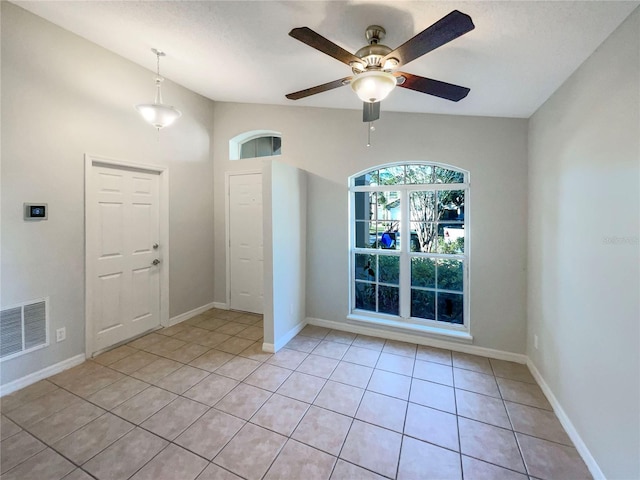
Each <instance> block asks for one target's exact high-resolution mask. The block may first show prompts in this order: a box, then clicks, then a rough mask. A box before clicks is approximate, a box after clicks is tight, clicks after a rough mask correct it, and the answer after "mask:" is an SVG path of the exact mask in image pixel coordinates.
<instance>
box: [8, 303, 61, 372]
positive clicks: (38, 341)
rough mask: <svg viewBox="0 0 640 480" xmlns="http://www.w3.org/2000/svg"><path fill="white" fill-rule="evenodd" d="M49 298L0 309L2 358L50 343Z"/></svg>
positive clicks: (14, 355) (15, 355) (11, 356)
mask: <svg viewBox="0 0 640 480" xmlns="http://www.w3.org/2000/svg"><path fill="white" fill-rule="evenodd" d="M47 310H48V309H47V299H44V300H39V301H34V302H27V303H24V304H22V305H17V306H13V307H10V308H6V309H4V310H1V311H0V360H6V359H9V358H13V357H17V356H18V355H22V354H24V353H28V352H30V351H32V350H36V349H38V348H41V347H46V346H47V345H49V335H48V331H49V329H48V328H47V327H48V323H49V322H48V318H47Z"/></svg>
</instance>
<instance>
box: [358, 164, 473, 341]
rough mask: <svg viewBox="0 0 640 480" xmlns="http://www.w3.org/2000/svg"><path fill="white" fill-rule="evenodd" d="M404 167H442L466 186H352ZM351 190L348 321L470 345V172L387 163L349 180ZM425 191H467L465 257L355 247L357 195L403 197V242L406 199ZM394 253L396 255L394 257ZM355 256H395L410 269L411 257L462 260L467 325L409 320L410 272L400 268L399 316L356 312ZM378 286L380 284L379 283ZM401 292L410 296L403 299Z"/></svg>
mask: <svg viewBox="0 0 640 480" xmlns="http://www.w3.org/2000/svg"><path fill="white" fill-rule="evenodd" d="M403 165H429V166H433V167H442V168H447V169H449V170H454V171H457V172H460V173H463V174H464V179H465V182H464V183H446V184H440V183H434V184H398V185H375V186H369V185H361V186H355V185H353V183H354V180H355V179H356V178H358V177H359V176H361V175H364V174H366V173H368V172H372V171H375V170H380V169H384V168H388V167H394V166H403ZM348 187H349V283H350V288H349V312H348V314H347V320H349V321H351V322H355V323H361V324H376V325H379V326H381V327H385V328H390V329H395V330H400V331H402V330H404V331H411V332H415V333H423V334H427V335H429V336H441V337H446V338H455V339H457V340H460V341H464V342H471V341H472V340H473V336H472V335H471V316H470V291H469V290H470V287H469V278H470V277H469V264H470V248H468V247H469V245H470V244H471V242H470V236H471V228H470V225H471V216H470V209H469V208H468V206H469V199H470V190H471V189H470V181H469V172H468V171H466V170H464V169H461V168H459V167H455V166H453V165H447V164H444V163H437V162H425V161H405V162H394V163H387V164H384V165H377V166H375V167H372V168H368V169H366V170H362V171H360V172H358V173H355V174H354V175H352V176H350V177H349V179H348ZM425 190H434V191H437V190H464V191H465V212H464V226H465V249H464V253H463V254H457V255H451V254H437V253H428V254H427V253H421V252H409V249H408V248H404V244H403V250H400V251H398V250H384V249H366V248H358V247H356V246H355V229H354V224H355V201H354V198H355V192H380V191H397V192H399V193H400V206H401V217H400V218H401V219H403V220H402V221H401V222H400V236H401V238H410V230H411V226H410V222H408V221H406V219H408V218H409V202H407V201H406V200H405V199H406V198H407V197H408V194H409V192H411V191H425ZM392 252H393V253H392ZM356 253H365V254H366V253H368V254H374V255H380V254H382V255H394V256H399V257H400V264H401V265H403V264H404V265H409V264H410V259H409V258H410V257H416V256H417V257H429V258H459V259H462V260H463V269H464V270H463V278H464V280H463V291H462V294H463V302H464V304H463V319H464V323H463V324H462V325H459V324H449V323H446V322H439V321H437V320H426V319H418V318H414V317H411V316H410V312H411V295H410V292H411V269H410V268H401V270H400V272H401V273H400V282H399V285H398V286H399V290H400V315H399V316H395V315H387V314H382V313H378V312H372V311H369V310H360V309H356V308H355V298H356V294H355V254H356ZM376 283H378V282H376ZM402 292H408V294H407V293H405V294H404V295H403V294H402Z"/></svg>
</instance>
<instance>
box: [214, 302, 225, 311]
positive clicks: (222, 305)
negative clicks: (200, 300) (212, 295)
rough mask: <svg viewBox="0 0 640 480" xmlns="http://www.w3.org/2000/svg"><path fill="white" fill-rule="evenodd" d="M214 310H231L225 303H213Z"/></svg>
mask: <svg viewBox="0 0 640 480" xmlns="http://www.w3.org/2000/svg"><path fill="white" fill-rule="evenodd" d="M211 305H212V306H213V308H217V309H219V310H229V304H228V303H224V302H213V303H212V304H211Z"/></svg>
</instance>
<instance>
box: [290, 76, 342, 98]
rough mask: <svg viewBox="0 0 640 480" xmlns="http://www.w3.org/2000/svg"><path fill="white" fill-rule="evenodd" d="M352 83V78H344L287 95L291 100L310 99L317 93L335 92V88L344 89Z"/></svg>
mask: <svg viewBox="0 0 640 480" xmlns="http://www.w3.org/2000/svg"><path fill="white" fill-rule="evenodd" d="M350 81H351V77H344V78H340V79H338V80H334V81H333V82H329V83H323V84H322V85H316V86H315V87H311V88H306V89H304V90H300V91H299V92H293V93H289V94H287V95H286V97H287V98H288V99H289V100H300V99H301V98H305V97H309V96H311V95H315V94H316V93H322V92H326V91H327V90H333V89H334V88H338V87H342V86H343V85H347V84H348V83H349V82H350Z"/></svg>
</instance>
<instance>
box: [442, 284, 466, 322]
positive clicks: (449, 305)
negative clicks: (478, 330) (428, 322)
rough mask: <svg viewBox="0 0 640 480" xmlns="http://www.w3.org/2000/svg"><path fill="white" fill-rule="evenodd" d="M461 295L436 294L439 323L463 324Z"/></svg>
mask: <svg viewBox="0 0 640 480" xmlns="http://www.w3.org/2000/svg"><path fill="white" fill-rule="evenodd" d="M463 305H464V304H463V301H462V294H457V293H440V292H438V318H437V320H438V321H439V322H448V323H457V324H462V323H463V320H464V319H463V310H464V308H463Z"/></svg>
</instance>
